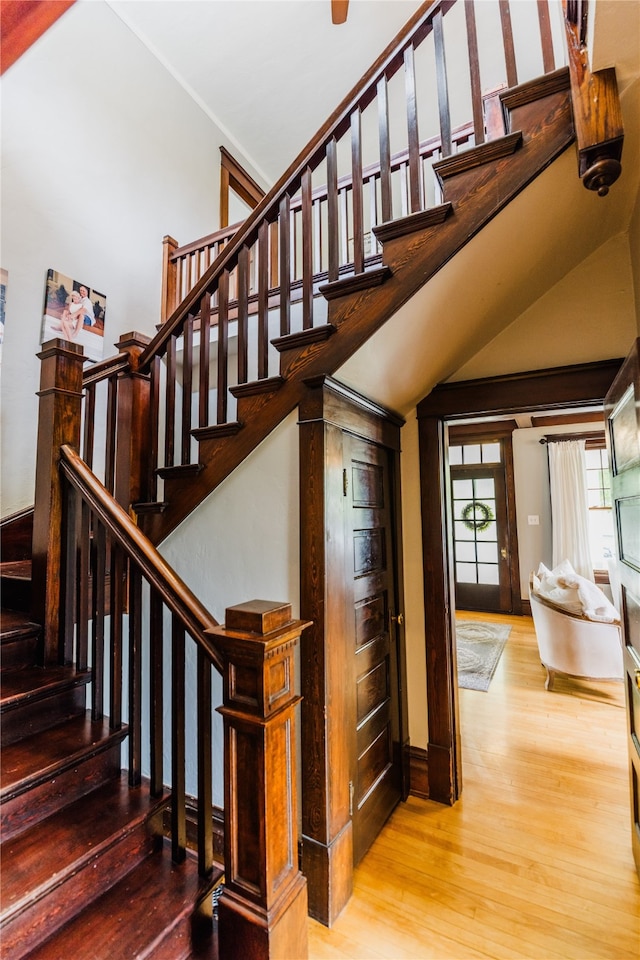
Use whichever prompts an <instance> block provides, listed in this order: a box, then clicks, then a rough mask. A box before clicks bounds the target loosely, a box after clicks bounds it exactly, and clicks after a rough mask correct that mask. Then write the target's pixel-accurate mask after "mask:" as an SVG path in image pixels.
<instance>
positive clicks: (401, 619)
mask: <svg viewBox="0 0 640 960" xmlns="http://www.w3.org/2000/svg"><path fill="white" fill-rule="evenodd" d="M391 620H392V621H393V623H397V624H398V626H399V627H401V626H402V624H403V623H404V615H403V614H402V613H399V614H398V616H397V617H396V616H394V614H393V613H392V614H391Z"/></svg>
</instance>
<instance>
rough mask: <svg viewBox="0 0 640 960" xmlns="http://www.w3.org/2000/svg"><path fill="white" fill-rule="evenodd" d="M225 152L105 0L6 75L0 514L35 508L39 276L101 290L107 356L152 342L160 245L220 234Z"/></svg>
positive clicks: (78, 11) (74, 14) (72, 16)
mask: <svg viewBox="0 0 640 960" xmlns="http://www.w3.org/2000/svg"><path fill="white" fill-rule="evenodd" d="M98 40H99V42H98ZM221 143H225V141H224V138H223V137H222V136H221V134H220V132H219V131H218V130H217V128H216V127H215V126H214V125H213V124H212V122H211V120H210V119H209V118H208V117H207V116H206V115H205V114H204V113H203V112H202V110H201V109H200V108H199V107H198V106H197V105H196V104H195V103H194V102H193V100H192V99H191V98H190V97H189V96H188V95H187V94H186V93H185V91H184V90H183V89H182V88H181V87H180V86H178V84H177V83H176V82H175V81H174V80H173V79H172V78H171V76H170V75H169V73H168V72H167V71H166V70H165V69H164V67H162V66H161V65H160V64H159V63H158V61H157V60H156V59H155V58H154V57H153V56H152V55H151V54H150V53H149V52H148V51H147V50H146V49H145V48H144V47H143V46H142V44H141V43H140V41H139V40H138V39H137V38H136V37H135V36H134V35H133V34H132V33H131V32H130V31H129V29H128V28H127V27H126V26H125V25H124V24H123V23H122V21H121V20H120V19H119V18H118V17H117V16H116V15H115V13H114V12H113V11H112V10H111V9H110V8H109V7H108V6H107V4H105V3H104V2H103V0H94V2H91V3H78V4H75V5H74V6H73V7H72V8H71V9H70V10H69V11H68V12H67V13H65V14H64V15H63V16H62V17H61V18H60V19H59V20H58V21H57V22H56V23H55V24H54V26H53V27H52V28H51V29H50V30H49V31H48V32H47V33H46V34H45V35H44V36H43V37H42V38H41V39H40V40H39V41H38V42H37V43H36V44H34V46H32V47H31V48H30V49H29V50H28V51H27V53H26V54H24V56H23V57H21V58H20V60H18V61H17V63H15V64H14V65H13V66H12V67H11V68H10V69H9V70H7V72H6V73H5V74H4V76H3V77H2V221H1V227H2V252H1V255H0V259H1V262H0V266H2V267H3V268H4V269H6V270H8V274H9V276H8V288H7V313H6V326H5V338H4V345H3V354H2V370H1V374H2V414H1V416H2V420H1V425H2V464H3V466H4V471H3V484H2V515H3V516H6V515H7V514H9V513H12V512H14V511H15V510H18V509H19V508H21V507H23V506H27V505H29V504H31V503H33V486H34V471H35V445H36V442H35V441H36V418H37V399H36V396H35V394H36V390H37V389H38V384H39V361H38V360H37V359H36V357H35V354H36V353H37V351H38V349H39V343H40V331H41V322H42V308H43V300H44V284H45V278H46V272H47V269H48V268H53V269H54V270H58V271H60V272H61V273H63V274H65V275H67V276H69V277H71V278H73V279H78V280H81V281H82V282H85V283H88V284H90V285H91V286H93V287H95V288H96V289H97V290H100V291H101V292H104V293H105V294H106V296H107V313H106V329H105V356H109V355H111V354H112V353H114V352H115V351H114V348H113V344H114V343H115V342H116V341H117V340H118V338H119V336H120V335H121V334H122V333H125V332H128V331H130V330H138V331H141V332H143V333H147V334H153V333H154V332H155V325H156V324H157V322H158V320H159V303H160V280H161V245H162V237H163V236H164V235H165V234H166V233H169V234H171V235H172V236H174V237H175V238H176V239H177V240H178V241H179V242H182V243H186V242H188V241H189V240H192V239H195V238H196V237H199V236H203V235H204V234H206V233H208V232H210V231H211V230H214V229H216V227H217V226H218V223H219V219H218V199H219V157H220V154H219V147H220V144H221ZM225 146H229V145H228V144H227V143H225Z"/></svg>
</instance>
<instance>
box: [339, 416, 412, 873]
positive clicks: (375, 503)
mask: <svg viewBox="0 0 640 960" xmlns="http://www.w3.org/2000/svg"><path fill="white" fill-rule="evenodd" d="M345 498H346V500H345V503H346V514H347V516H346V527H347V543H349V542H350V543H351V549H349V547H347V551H346V555H347V558H348V559H347V571H346V572H347V583H348V589H349V591H350V594H351V598H352V613H351V617H353V619H352V621H351V622H352V623H353V625H354V629H353V637H354V641H353V659H352V664H351V670H350V673H351V677H352V681H351V682H352V684H353V687H352V689H354V694H355V696H354V724H355V729H354V731H353V742H354V748H353V752H352V757H353V760H352V774H351V777H352V781H351V790H352V818H353V846H354V862H355V863H358V861H359V860H360V859H361V858H362V856H363V855H364V853H365V852H366V851H367V849H368V848H369V846H370V845H371V843H372V842H373V840H374V839H375V838H376V836H377V835H378V833H379V831H380V829H381V827H382V826H383V824H384V823H385V821H386V819H387V817H388V816H389V814H390V813H391V811H392V810H393V808H394V807H395V805H396V804H397V802H398V801H399V800H400V797H401V755H400V754H401V751H400V749H399V738H400V716H399V705H400V696H399V686H398V664H397V644H396V636H395V630H396V628H395V626H394V625H393V622H392V621H391V615H392V614H395V612H396V597H395V554H394V536H393V527H392V510H391V487H390V478H389V462H388V453H387V451H386V450H385V449H384V448H381V447H378V446H377V445H376V444H373V443H369V442H367V441H365V440H360V439H357V438H355V437H352V436H350V435H345Z"/></svg>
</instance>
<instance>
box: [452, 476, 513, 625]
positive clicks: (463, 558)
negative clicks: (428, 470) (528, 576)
mask: <svg viewBox="0 0 640 960" xmlns="http://www.w3.org/2000/svg"><path fill="white" fill-rule="evenodd" d="M451 502H452V513H453V553H454V571H455V593H456V607H457V608H458V609H461V610H486V611H489V612H492V613H510V612H511V609H512V603H511V577H510V564H509V524H508V516H507V499H506V486H505V475H504V467H503V465H502V464H501V463H497V464H492V465H480V464H478V465H477V466H452V467H451Z"/></svg>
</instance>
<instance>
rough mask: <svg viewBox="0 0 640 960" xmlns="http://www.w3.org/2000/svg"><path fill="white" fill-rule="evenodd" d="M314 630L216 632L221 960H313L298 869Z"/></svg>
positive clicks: (292, 625)
mask: <svg viewBox="0 0 640 960" xmlns="http://www.w3.org/2000/svg"><path fill="white" fill-rule="evenodd" d="M276 607H277V608H278V610H280V609H281V604H277V605H276ZM261 614H263V615H265V616H267V613H266V611H265V610H264V609H263V610H262V611H261ZM279 616H280V614H279V613H278V612H277V613H276V617H279ZM231 618H232V619H233V615H232V617H231ZM225 619H226V621H227V622H228V620H229V611H227V613H226V617H225ZM308 626H309V624H308V623H305V622H303V621H301V620H293V621H291V620H290V621H289V622H288V624H287V625H286V626H284V627H279V628H277V629H276V630H275V631H272V632H271V633H265V634H262V635H261V634H258V633H256V632H247V631H242V630H233V629H230V628H229V627H228V626H227V627H217V628H216V629H214V630H212V631H211V639H212V641H213V642H214V643H215V645H216V646H217V647H218V649H219V650H220V651H221V654H222V657H223V660H224V664H225V668H224V674H223V676H224V685H223V689H224V694H223V706H222V707H221V708H220V712H221V713H222V716H223V720H224V737H225V802H224V813H225V886H224V890H223V892H222V895H221V897H220V901H219V903H218V930H219V951H220V958H221V960H225V958H228V960H232V958H235V957H238V956H242V957H246V958H247V960H268V958H271V957H283V958H285V957H296V958H297V957H300V958H301V960H303V958H305V957H306V956H307V955H308V950H307V884H306V881H305V879H304V877H303V876H302V874H301V873H300V871H299V869H298V835H297V834H298V828H297V824H298V816H297V791H296V785H295V784H296V775H295V769H296V763H295V752H296V751H295V742H296V741H295V708H296V705H297V703H298V700H299V698H298V697H297V696H296V694H295V660H294V648H295V645H296V643H297V641H298V639H299V637H300V633H301V631H303V630H304V628H305V627H308ZM249 770H251V771H252V776H247V773H248V771H249Z"/></svg>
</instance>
